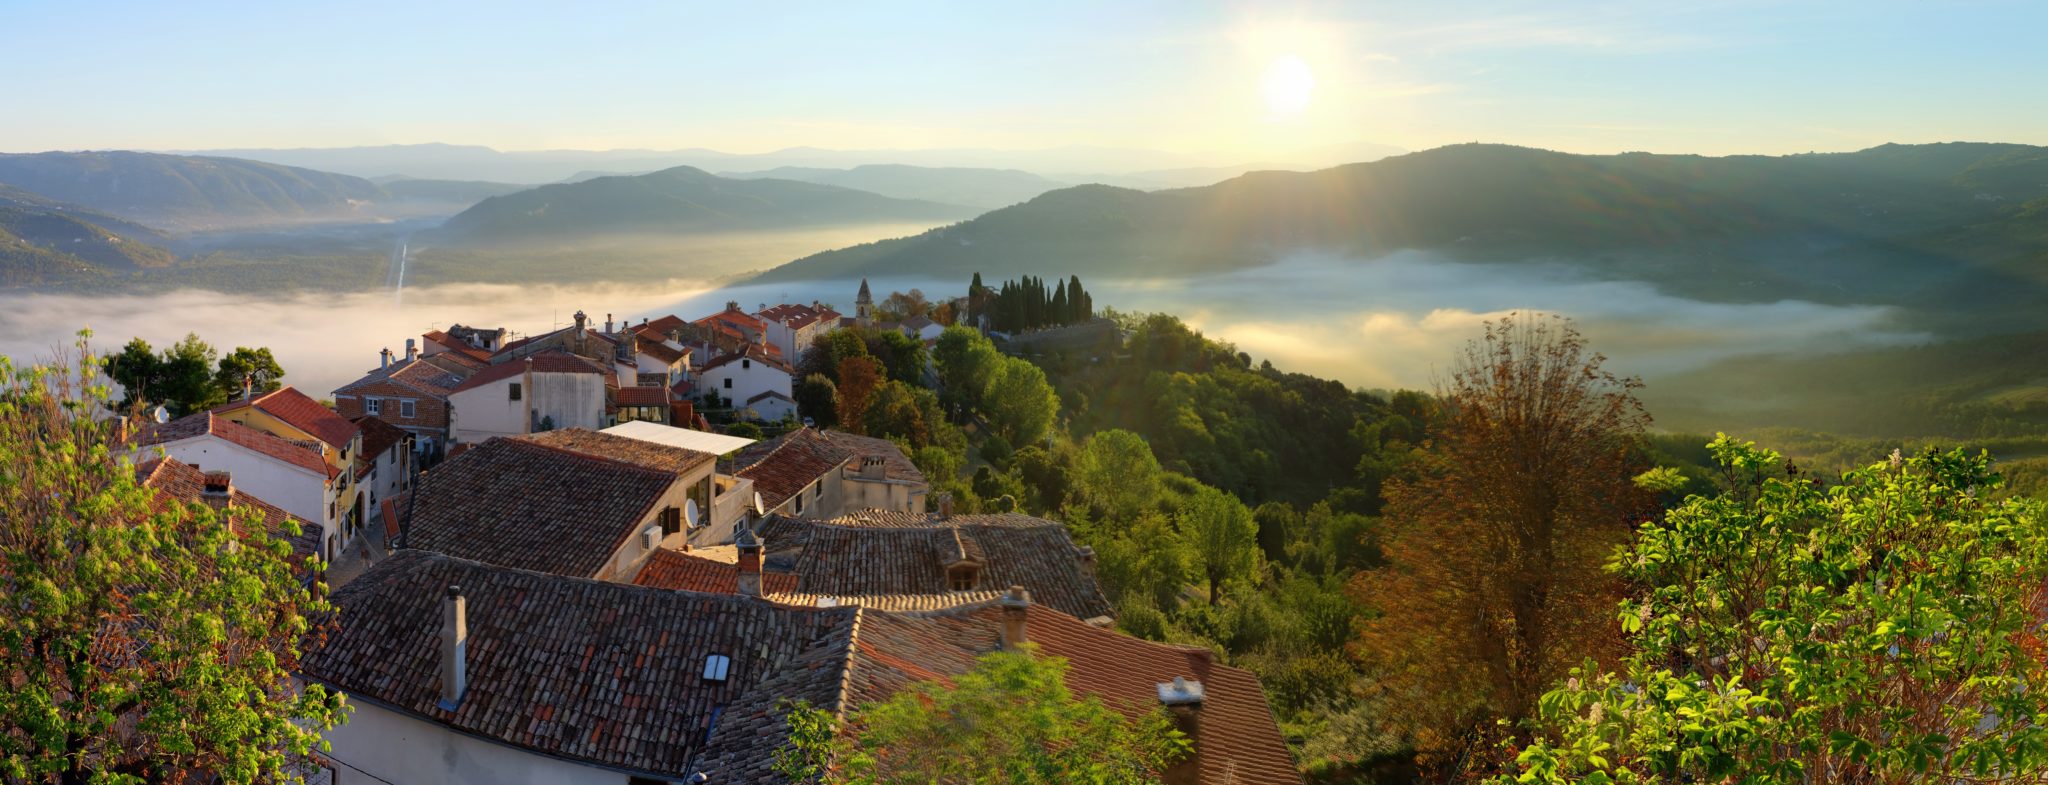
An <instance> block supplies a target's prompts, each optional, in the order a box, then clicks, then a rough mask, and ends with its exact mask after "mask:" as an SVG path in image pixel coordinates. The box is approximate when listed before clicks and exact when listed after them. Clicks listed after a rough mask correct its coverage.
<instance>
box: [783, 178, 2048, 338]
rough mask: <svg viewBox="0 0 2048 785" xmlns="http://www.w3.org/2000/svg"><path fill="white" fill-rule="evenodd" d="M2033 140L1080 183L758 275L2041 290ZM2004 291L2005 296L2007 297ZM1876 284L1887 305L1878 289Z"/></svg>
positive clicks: (1807, 291) (1843, 294)
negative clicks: (1089, 274)
mask: <svg viewBox="0 0 2048 785" xmlns="http://www.w3.org/2000/svg"><path fill="white" fill-rule="evenodd" d="M2044 241H2048V148H2040V147H2032V146H2027V145H2005V144H1964V143H1958V144H1938V145H1912V146H1905V145H1885V146H1882V147H1876V148H1872V149H1868V150H1863V151H1860V152H1855V153H1837V154H1809V155H1794V156H1783V157H1765V156H1732V157H1725V158H1708V157H1701V156H1688V155H1653V154H1642V153H1631V154H1623V155H1606V156H1588V155H1571V154H1565V153H1555V152H1549V151H1544V150H1535V149H1529V148H1520V147H1508V146H1501V145H1478V144H1474V145H1458V146H1452V147H1444V148H1438V149H1435V150H1429V151H1426V152H1420V153H1413V154H1409V155H1402V156H1398V157H1394V158H1389V159H1385V160H1381V161H1378V162H1373V163H1363V164H1352V165H1346V166H1339V167H1335V168H1330V169H1324V170H1320V171H1315V172H1305V173H1298V172H1256V173H1251V174H1246V175H1243V176H1241V177H1237V178H1234V179H1231V180H1227V181H1225V182H1221V183H1217V184H1215V185H1210V186H1205V187H1200V188H1187V189H1178V190H1165V191H1158V192H1151V193H1146V192H1141V191H1137V190H1131V189H1124V188H1114V187H1105V186H1099V185H1085V186H1077V187H1073V188H1067V189H1063V190H1057V191H1052V192H1049V193H1046V194H1044V195H1041V196H1039V197H1037V198H1035V199H1032V200H1031V201H1029V202H1026V203H1024V204H1019V205H1016V206H1013V207H1007V208H1004V209H1000V210H996V211H994V212H990V213H988V214H986V215H983V216H981V217H979V218H976V219H974V220H972V221H968V222H965V223H962V224H958V225H954V226H947V227H942V228H938V229H933V230H931V231H928V232H926V233H924V234H921V235H918V236H915V237H909V238H903V239H897V240H887V241H883V242H877V243H870V244H868V245H864V246H859V247H855V248H847V249H841V250H835V251H828V252H825V253H820V254H817V255H814V256H811V257H807V258H804V259H800V260H797V261H795V262H792V263H790V264H788V265H785V266H783V267H780V268H777V269H775V270H772V271H770V272H769V273H767V274H766V275H765V276H764V277H763V278H762V280H769V281H772V280H791V279H801V278H841V277H854V276H861V275H879V274H883V273H888V274H893V275H919V274H925V275H936V276H945V277H951V278H960V279H963V280H964V279H965V278H966V276H968V275H970V274H972V273H974V272H977V271H979V272H982V273H984V274H988V275H993V276H996V277H1001V276H1004V275H1014V274H1018V273H1031V272H1040V271H1043V270H1044V269H1046V265H1048V264H1050V263H1053V262H1057V263H1058V264H1059V266H1060V267H1061V269H1080V270H1090V271H1094V272H1095V273H1096V274H1097V275H1098V276H1110V275H1129V276H1173V275H1186V274H1194V273H1200V272H1209V271H1217V270H1227V269H1239V268H1245V267H1251V266H1256V265H1262V264H1266V263H1268V262H1271V261H1273V260H1275V259H1277V258H1278V257H1279V256H1281V255H1283V254H1286V253H1290V252H1293V251H1298V250H1320V251H1327V252H1334V253H1341V254H1349V255H1354V256H1357V257H1359V258H1360V259H1369V258H1371V257H1373V256H1377V255H1380V254H1384V253H1387V252H1389V251H1393V250H1397V249H1404V248H1418V249H1439V250H1442V251H1445V252H1447V253H1454V254H1457V255H1459V256H1461V257H1464V258H1471V259H1481V260H1485V259H1496V260H1515V259H1548V260H1565V261H1570V262H1572V263H1575V264H1579V265H1581V266H1586V267H1591V268H1593V269H1595V270H1596V271H1597V272H1599V273H1601V274H1603V275H1612V276H1614V277H1617V278H1626V279H1633V280H1648V281H1651V282H1655V283H1659V284H1662V285H1666V286H1670V287H1675V288H1680V289H1683V290H1685V291H1686V292H1688V293H1689V294H1692V295H1695V296H1702V297H1711V298H1731V299H1750V298H1754V297H1772V298H1786V297H1798V298H1811V299H1817V300H1842V299H1848V300H1858V299H1862V300H1870V299H1871V298H1875V301H1878V302H1890V301H1893V300H1894V299H1897V298H1907V299H1910V298H1916V297H1917V298H1939V297H1951V296H1956V295H1958V294H1960V293H1962V292H1977V293H1979V294H1981V295H1988V296H1994V297H1995V296H1998V295H2000V294H2012V295H2014V296H2020V294H2022V293H2024V295H2025V296H2029V297H2032V296H2036V295H2035V293H2037V292H2038V291H2040V287H2041V286H2042V285H2043V284H2048V244H2044ZM2011 287H2018V289H2014V288H2011ZM1875 290H1883V291H1875Z"/></svg>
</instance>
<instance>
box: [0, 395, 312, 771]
mask: <svg viewBox="0 0 2048 785" xmlns="http://www.w3.org/2000/svg"><path fill="white" fill-rule="evenodd" d="M97 363H98V360H97V359H96V358H93V357H91V356H89V355H88V356H85V357H83V358H81V360H80V362H79V367H78V369H77V372H76V374H75V375H74V373H73V371H72V370H71V369H68V368H64V367H61V366H56V367H50V366H38V367H28V368H18V367H16V366H14V365H13V364H12V362H11V361H9V360H7V359H5V358H0V375H4V377H5V379H4V382H0V587H6V591H0V605H4V608H0V682H4V683H6V684H7V685H8V686H7V688H6V689H4V690H0V780H6V781H8V782H43V783H87V782H92V783H144V782H176V781H185V780H186V778H187V777H188V776H189V775H192V774H195V773H208V774H212V775H216V776H218V777H220V778H221V779H222V780H223V781H226V782H233V783H249V782H270V781H279V780H285V781H295V780H296V779H297V778H298V776H299V775H300V774H301V773H302V772H301V770H300V764H302V763H303V762H304V761H305V759H306V756H307V755H308V754H309V753H310V752H312V751H313V750H314V749H315V748H316V747H318V746H319V745H321V744H322V743H323V742H321V741H320V739H319V734H320V733H321V732H322V731H324V730H326V729H328V728H330V727H333V726H334V725H335V724H336V723H337V722H339V721H340V720H341V719H342V717H343V711H344V708H343V705H342V700H341V696H340V695H338V694H334V693H329V692H328V691H326V690H325V689H323V688H322V687H320V686H318V685H306V686H303V687H301V686H299V685H297V684H295V682H294V680H293V679H292V675H291V671H292V669H293V668H294V667H296V663H297V661H298V657H299V653H300V651H301V647H302V643H304V642H305V641H306V639H307V637H308V636H309V635H313V634H317V629H316V628H315V625H314V623H313V621H312V620H313V619H314V618H317V617H318V616H319V615H320V614H322V613H323V612H325V611H326V610H328V606H327V604H326V602H325V600H324V599H323V598H322V591H321V590H320V589H319V588H318V587H317V586H316V587H314V588H310V589H309V588H308V587H306V586H303V585H301V583H300V581H299V568H298V567H297V566H295V565H294V564H293V563H292V561H291V560H290V559H289V558H288V553H289V549H288V547H287V546H286V545H285V543H284V542H283V541H282V540H280V539H279V538H278V537H277V536H275V534H274V533H273V532H271V531H270V530H269V529H268V528H266V524H265V521H264V519H263V518H262V516H261V515H260V514H258V513H256V512H254V511H251V510H247V509H243V508H238V507H228V508H226V509H223V510H215V509H214V508H212V507H210V506H207V505H203V504H187V503H185V502H183V501H179V500H176V499H171V498H165V497H161V496H158V495H157V494H156V492H155V491H154V490H152V489H151V488H149V487H147V486H144V485H142V484H141V483H140V482H139V480H138V478H137V476H136V475H137V473H136V471H135V468H134V466H133V465H131V464H130V463H129V462H128V460H127V459H125V458H124V457H123V456H125V455H127V454H128V453H129V451H130V446H129V444H128V443H127V442H126V440H125V434H127V433H130V432H132V431H133V430H134V429H133V428H132V427H129V425H130V424H126V423H123V422H121V421H119V420H99V419H94V418H93V417H92V416H90V415H91V414H93V413H94V412H95V411H96V410H100V409H101V408H102V407H103V406H104V405H105V404H106V403H107V395H108V390H107V388H106V387H105V386H104V384H103V382H102V380H101V379H100V378H99V377H98V375H97ZM296 525H297V524H288V525H287V528H288V529H290V528H292V527H295V526H296ZM286 533H288V534H290V533H296V532H290V531H288V532H286ZM318 567H319V565H318V563H317V561H315V562H312V563H309V564H307V565H305V568H307V569H317V568H318Z"/></svg>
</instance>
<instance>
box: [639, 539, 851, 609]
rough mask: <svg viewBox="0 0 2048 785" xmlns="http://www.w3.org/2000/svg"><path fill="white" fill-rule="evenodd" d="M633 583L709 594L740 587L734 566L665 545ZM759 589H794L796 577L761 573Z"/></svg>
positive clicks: (774, 591)
mask: <svg viewBox="0 0 2048 785" xmlns="http://www.w3.org/2000/svg"><path fill="white" fill-rule="evenodd" d="M633 583H634V584H636V585H639V586H652V587H654V588H657V589H681V590H685V591H701V592H708V593H711V594H737V593H739V590H740V589H739V567H738V566H737V565H734V564H730V563H727V562H722V561H717V560H715V559H706V558H704V557H702V556H693V555H690V554H687V553H683V552H681V551H672V550H668V549H666V548H664V549H661V550H658V551H655V552H654V555H653V556H650V557H648V559H647V564H646V565H645V566H642V567H641V568H640V574H639V575H636V576H634V577H633ZM761 590H762V591H763V592H766V593H768V594H783V593H788V592H794V591H796V576H794V575H790V574H788V573H764V574H763V575H762V576H761ZM770 599H775V598H772V597H771V598H770ZM786 604H801V603H786ZM815 606H816V603H810V607H815Z"/></svg>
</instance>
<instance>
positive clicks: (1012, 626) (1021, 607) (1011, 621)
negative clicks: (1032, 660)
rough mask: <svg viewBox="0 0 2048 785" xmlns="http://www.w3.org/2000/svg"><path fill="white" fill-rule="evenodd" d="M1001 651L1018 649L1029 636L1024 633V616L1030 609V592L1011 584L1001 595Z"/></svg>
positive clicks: (1028, 640)
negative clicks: (1008, 589) (1007, 591)
mask: <svg viewBox="0 0 2048 785" xmlns="http://www.w3.org/2000/svg"><path fill="white" fill-rule="evenodd" d="M1002 605H1003V651H1019V650H1021V649H1023V648H1024V644H1026V643H1030V642H1031V638H1030V636H1028V635H1025V634H1024V617H1025V616H1026V614H1027V613H1028V612H1029V611H1030V610H1031V592H1028V591H1025V590H1024V587H1022V586H1011V587H1010V593H1009V594H1005V595H1003V602H1002Z"/></svg>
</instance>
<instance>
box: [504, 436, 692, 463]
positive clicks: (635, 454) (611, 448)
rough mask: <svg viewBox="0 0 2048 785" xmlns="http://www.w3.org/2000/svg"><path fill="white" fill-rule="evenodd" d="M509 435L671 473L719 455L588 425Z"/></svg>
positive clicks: (594, 456)
mask: <svg viewBox="0 0 2048 785" xmlns="http://www.w3.org/2000/svg"><path fill="white" fill-rule="evenodd" d="M509 438H513V439H523V440H525V441H529V442H533V443H535V444H545V445H547V446H549V447H554V448H556V449H562V450H568V451H570V452H575V453H582V454H584V455H588V456H590V457H592V458H603V459H605V460H611V461H621V462H624V463H630V464H633V465H635V466H640V467H643V468H648V469H654V470H656V471H663V472H668V473H670V474H688V473H690V472H691V471H692V470H694V469H696V468H697V467H700V466H703V465H705V464H708V463H711V462H712V461H715V460H718V456H716V455H712V454H710V453H704V452H697V451H696V450H685V449H683V448H681V447H671V446H669V445H666V444H656V443H654V442H650V441H646V440H643V439H630V438H627V437H624V436H619V435H617V434H610V433H604V432H601V431H593V430H590V429H588V428H562V429H559V430H553V431H542V432H540V433H532V434H526V435H523V436H513V437H509Z"/></svg>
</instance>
